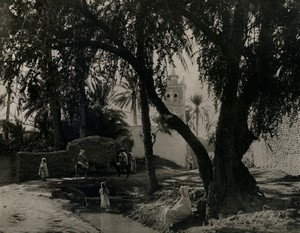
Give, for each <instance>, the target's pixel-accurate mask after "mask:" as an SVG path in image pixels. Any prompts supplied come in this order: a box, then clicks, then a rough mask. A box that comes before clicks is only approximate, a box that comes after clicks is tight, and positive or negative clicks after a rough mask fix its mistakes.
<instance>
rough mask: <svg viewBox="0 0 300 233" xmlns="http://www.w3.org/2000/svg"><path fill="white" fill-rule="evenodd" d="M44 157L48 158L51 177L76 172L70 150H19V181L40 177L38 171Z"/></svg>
mask: <svg viewBox="0 0 300 233" xmlns="http://www.w3.org/2000/svg"><path fill="white" fill-rule="evenodd" d="M42 158H46V159H47V165H48V170H49V176H50V177H64V176H70V175H72V173H74V163H72V162H71V160H72V158H71V155H70V154H69V152H68V151H55V152H40V153H31V152H19V153H17V164H18V169H17V170H18V171H17V177H19V179H18V181H19V182H22V181H26V180H35V179H38V178H39V176H38V171H39V166H40V163H41V160H42Z"/></svg>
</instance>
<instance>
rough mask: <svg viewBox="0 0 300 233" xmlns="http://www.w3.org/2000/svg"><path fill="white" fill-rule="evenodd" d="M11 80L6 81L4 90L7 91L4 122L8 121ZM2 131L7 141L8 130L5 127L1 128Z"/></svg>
mask: <svg viewBox="0 0 300 233" xmlns="http://www.w3.org/2000/svg"><path fill="white" fill-rule="evenodd" d="M11 85H12V80H10V81H9V82H8V83H7V87H6V91H7V100H6V113H5V120H6V122H9V117H10V105H11V94H12V89H11ZM3 131H4V140H5V141H6V142H7V141H8V130H7V127H5V128H4V129H3Z"/></svg>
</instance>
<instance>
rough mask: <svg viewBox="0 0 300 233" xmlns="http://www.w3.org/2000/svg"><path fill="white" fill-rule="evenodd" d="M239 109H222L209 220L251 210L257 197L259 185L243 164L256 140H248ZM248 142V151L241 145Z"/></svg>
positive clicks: (209, 199) (208, 213)
mask: <svg viewBox="0 0 300 233" xmlns="http://www.w3.org/2000/svg"><path fill="white" fill-rule="evenodd" d="M236 108H237V105H235V106H232V107H228V106H227V107H225V106H224V105H222V108H221V112H220V116H219V121H218V127H217V132H216V148H215V157H214V171H213V178H212V182H211V186H210V189H209V195H208V202H207V207H208V208H207V218H218V214H229V213H237V212H238V211H239V210H246V209H247V208H249V203H250V202H251V200H253V197H254V196H256V194H257V192H258V188H257V186H256V181H255V179H254V178H253V176H252V175H251V174H250V172H249V170H248V168H246V167H245V166H244V164H243V162H242V161H241V160H242V157H243V154H244V153H245V152H246V151H247V149H248V148H249V146H250V144H251V143H249V142H250V141H251V142H252V141H253V139H254V137H253V138H250V137H249V138H246V137H247V136H246V135H247V134H245V133H243V132H245V130H244V127H245V124H244V122H240V121H241V120H242V119H244V118H242V119H241V118H239V117H236V116H237V114H236V113H237V112H238V111H237V109H236ZM246 140H248V143H247V145H248V146H247V148H245V146H244V147H241V146H240V145H239V144H240V143H241V142H242V141H243V142H245V141H246Z"/></svg>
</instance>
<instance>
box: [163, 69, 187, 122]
mask: <svg viewBox="0 0 300 233" xmlns="http://www.w3.org/2000/svg"><path fill="white" fill-rule="evenodd" d="M185 89H186V87H185V83H184V80H182V81H181V82H180V83H179V77H178V75H176V73H175V69H174V68H173V69H172V72H171V75H169V76H168V85H167V88H166V93H165V96H164V103H165V104H166V106H167V108H168V109H169V111H170V112H172V113H174V114H175V115H177V116H178V117H179V118H181V119H182V120H183V121H184V120H185Z"/></svg>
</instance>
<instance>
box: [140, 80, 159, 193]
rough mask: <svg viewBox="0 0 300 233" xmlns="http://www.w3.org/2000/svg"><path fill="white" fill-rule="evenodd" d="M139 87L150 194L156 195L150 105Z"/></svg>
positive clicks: (157, 184)
mask: <svg viewBox="0 0 300 233" xmlns="http://www.w3.org/2000/svg"><path fill="white" fill-rule="evenodd" d="M139 87H140V88H139V91H140V95H139V96H140V102H141V113H142V129H143V136H144V137H143V143H144V150H145V161H146V168H147V173H148V178H149V184H150V193H154V192H155V191H157V190H158V188H159V183H158V181H157V177H156V172H155V167H154V164H153V145H152V136H151V122H150V117H149V103H148V99H147V95H146V90H145V87H144V85H143V83H142V82H139Z"/></svg>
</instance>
